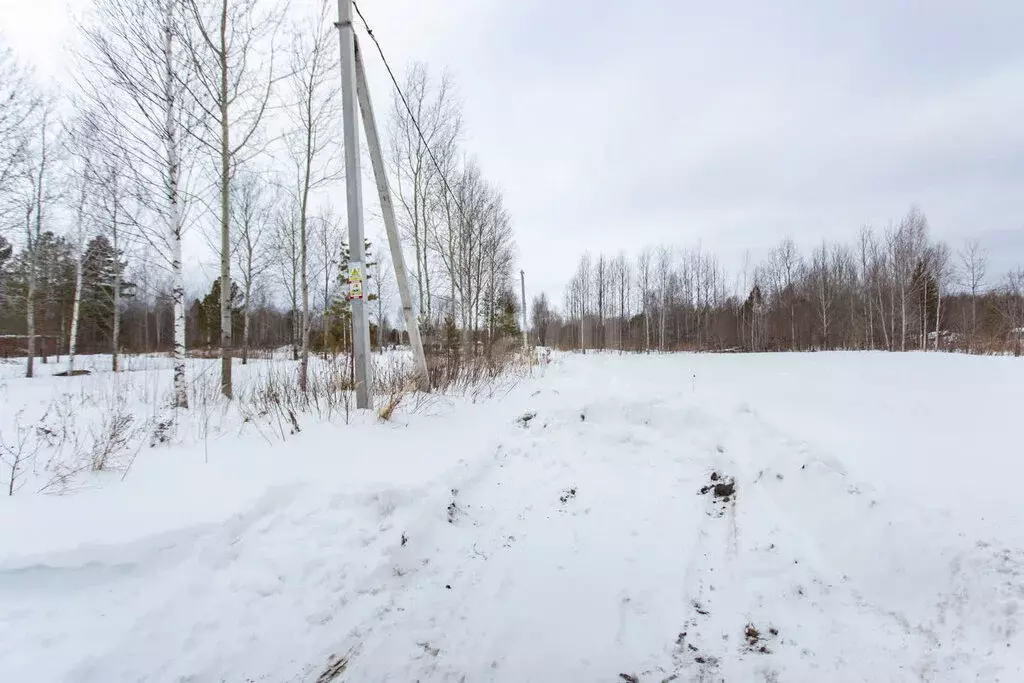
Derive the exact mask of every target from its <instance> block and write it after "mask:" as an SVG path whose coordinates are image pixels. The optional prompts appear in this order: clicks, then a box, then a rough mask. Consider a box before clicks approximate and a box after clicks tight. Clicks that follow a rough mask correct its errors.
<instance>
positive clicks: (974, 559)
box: [0, 354, 1024, 683]
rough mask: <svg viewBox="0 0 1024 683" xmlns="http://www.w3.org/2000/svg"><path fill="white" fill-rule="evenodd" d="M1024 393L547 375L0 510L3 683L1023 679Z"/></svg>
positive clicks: (851, 374) (814, 366) (1007, 388)
mask: <svg viewBox="0 0 1024 683" xmlns="http://www.w3.org/2000/svg"><path fill="white" fill-rule="evenodd" d="M539 374H540V373H539V372H538V375H539ZM1021 387H1024V364H1022V363H1021V362H1019V361H1015V360H1014V359H1002V358H966V357H956V356H939V355H933V354H929V355H923V354H905V355H885V354H807V355H801V354H790V355H781V354H780V355H775V356H687V355H679V356H649V357H639V356H624V357H619V356H612V355H591V356H587V357H563V358H562V359H561V360H560V362H558V363H556V364H555V365H552V366H549V367H548V368H546V369H545V371H544V373H543V376H538V377H536V378H534V379H531V380H527V381H525V382H523V383H522V384H520V385H519V386H518V387H516V388H515V389H514V390H513V391H512V392H510V393H509V394H508V395H507V396H504V397H502V398H499V399H495V400H494V401H491V402H488V403H484V404H480V405H468V404H466V405H462V404H460V405H457V406H450V407H447V408H444V409H438V410H435V411H434V413H435V414H433V415H413V416H408V417H403V418H402V421H403V422H404V425H401V426H395V425H383V426H377V425H371V424H367V425H362V426H355V427H350V428H344V427H338V428H335V427H331V426H329V425H323V426H321V427H319V428H318V429H308V430H306V431H304V432H303V434H302V435H300V436H299V437H297V438H295V439H294V440H292V441H290V442H289V443H288V444H287V445H285V446H276V447H274V448H271V447H269V446H266V445H265V444H264V447H263V448H258V447H256V446H255V445H254V446H253V447H252V448H248V449H246V450H245V451H244V452H242V453H239V452H237V450H238V449H237V447H232V444H230V443H227V442H226V441H224V440H222V442H220V443H218V444H217V445H216V446H215V447H214V448H212V449H211V451H210V458H211V460H212V463H211V465H209V466H204V465H202V464H201V463H200V462H198V461H199V460H201V459H202V457H203V454H198V457H196V454H191V456H192V457H191V459H190V457H189V456H188V454H182V453H178V454H164V455H162V456H161V457H160V458H157V457H156V456H153V459H154V461H155V462H153V463H150V464H148V465H140V466H139V468H140V470H139V472H137V473H133V475H132V476H131V477H129V478H128V479H127V481H126V482H125V483H124V484H118V485H110V486H107V487H105V488H104V489H103V490H100V491H91V492H88V493H86V494H80V495H77V496H73V497H67V498H63V499H57V500H54V499H48V498H37V499H30V498H26V499H24V500H21V499H18V498H15V499H14V500H13V501H11V502H10V504H8V505H6V507H0V515H7V517H6V519H7V521H4V522H2V523H0V534H2V535H0V541H2V542H0V680H3V681H76V682H77V681H82V682H90V681H95V682H97V683H109V682H111V681H143V680H145V681H193V682H205V681H232V682H233V681H275V682H276V681H316V682H317V683H327V682H328V681H331V680H335V681H456V682H458V681H466V682H467V683H472V682H475V681H508V682H510V683H512V682H516V683H519V682H522V681H609V682H612V681H666V680H678V681H687V682H688V681H709V682H710V681H729V682H730V683H731V682H734V681H783V682H785V681H967V680H978V681H1019V680H1024V635H1022V632H1021V630H1020V625H1019V622H1020V620H1021V618H1022V617H1021V615H1020V612H1019V608H1020V606H1021V603H1022V602H1024V525H1022V522H1024V519H1022V516H1024V515H1022V508H1024V505H1022V504H1021V503H1020V502H1019V497H1018V496H1017V494H1016V489H1017V485H1018V484H1017V481H1019V475H1020V474H1022V473H1024V464H1022V458H1021V456H1022V455H1024V451H1022V449H1021V447H1020V440H1019V426H1018V422H1019V410H1020V408H1021V406H1024V390H1022V388H1021ZM968 398H969V400H968ZM1015 416H1018V417H1015ZM252 443H254V444H258V443H259V442H256V441H254V442H252ZM342 444H344V445H343V446H342ZM236 446H237V445H236ZM218 449H219V450H218ZM408 450H411V451H412V452H404V451H408ZM324 451H328V452H326V453H325V452H324ZM331 451H333V452H331ZM174 458H178V459H180V460H184V461H185V462H184V463H182V462H176V461H174ZM218 495H219V496H221V497H222V500H220V501H219V502H217V503H211V502H210V501H209V500H208V498H209V497H211V496H218ZM179 508H182V509H183V511H182V513H181V516H180V517H181V521H180V522H176V521H175V520H176V516H175V511H176V510H178V509H179ZM12 515H21V517H20V520H19V523H13V522H11V521H10V520H11V516H12ZM147 520H151V521H149V522H147ZM69 525H70V528H71V531H69V530H68V527H69ZM48 534H49V535H50V538H51V539H52V540H49V541H48V540H47V535H48Z"/></svg>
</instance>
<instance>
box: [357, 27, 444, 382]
mask: <svg viewBox="0 0 1024 683" xmlns="http://www.w3.org/2000/svg"><path fill="white" fill-rule="evenodd" d="M355 53H356V90H357V91H358V93H359V107H360V109H361V110H362V112H363V127H364V128H365V129H366V145H367V147H369V149H370V162H371V164H372V165H373V176H374V178H375V179H376V181H377V194H378V196H379V197H380V212H381V214H382V215H383V217H384V227H385V229H386V230H387V233H388V245H389V246H390V247H391V260H392V261H393V263H394V267H395V279H397V280H398V291H399V294H400V295H401V298H402V314H403V315H404V317H405V329H406V331H407V332H408V333H409V346H411V347H412V355H413V359H414V360H415V362H416V383H417V387H418V388H419V389H420V391H430V375H429V374H428V373H427V359H426V356H425V355H424V353H423V340H422V339H421V338H420V328H419V321H418V320H417V319H416V309H415V308H413V303H412V292H411V291H410V289H409V276H408V274H407V271H406V267H405V254H403V253H402V243H401V241H400V240H399V238H398V223H397V222H396V221H395V205H394V203H393V202H392V201H391V188H390V187H389V186H388V176H387V171H386V170H385V168H384V153H383V151H382V150H381V146H380V135H379V134H378V132H377V119H376V117H375V116H374V115H373V103H372V101H371V100H370V87H369V84H368V83H367V81H366V69H365V68H364V66H363V57H362V54H361V53H360V51H359V41H356V49H355ZM378 334H379V333H378Z"/></svg>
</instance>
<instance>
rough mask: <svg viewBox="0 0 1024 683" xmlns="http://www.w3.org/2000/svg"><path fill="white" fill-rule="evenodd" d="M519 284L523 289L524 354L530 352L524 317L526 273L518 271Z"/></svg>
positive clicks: (527, 326)
mask: <svg viewBox="0 0 1024 683" xmlns="http://www.w3.org/2000/svg"><path fill="white" fill-rule="evenodd" d="M519 284H520V285H521V286H522V288H523V351H525V352H526V353H529V352H530V342H529V332H527V330H528V329H529V325H528V324H527V320H528V318H527V316H526V271H525V270H520V271H519Z"/></svg>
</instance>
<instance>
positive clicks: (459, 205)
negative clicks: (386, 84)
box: [352, 0, 470, 224]
mask: <svg viewBox="0 0 1024 683" xmlns="http://www.w3.org/2000/svg"><path fill="white" fill-rule="evenodd" d="M352 6H353V7H354V8H355V10H356V14H358V15H359V19H360V20H361V21H362V22H363V28H364V29H365V30H366V34H367V35H368V36H370V40H372V41H373V44H374V45H375V46H377V52H378V53H379V54H380V58H381V61H382V62H384V68H385V69H387V72H388V76H389V77H390V78H391V83H392V84H394V86H395V91H396V92H397V93H398V97H399V98H400V99H401V100H402V104H403V105H404V106H405V111H406V112H408V114H409V120H410V121H412V125H413V127H414V128H415V129H416V133H417V134H418V135H419V138H420V140H421V141H422V142H423V146H424V148H425V149H426V151H427V155H428V156H429V157H430V161H431V163H433V164H434V168H436V169H437V173H438V175H440V177H441V182H442V183H443V184H444V188H445V190H446V191H447V192H448V194H449V195H450V196H451V198H452V201H453V202H455V207H456V208H457V209H458V210H459V215H461V216H462V220H463V221H464V222H465V223H467V224H468V223H469V222H470V221H469V219H468V218H467V217H466V212H465V211H464V210H463V209H462V203H461V202H460V201H459V198H458V197H457V196H456V195H455V192H454V191H453V190H452V188H451V185H449V184H448V178H447V176H446V175H445V172H444V170H442V168H441V164H440V163H438V161H437V157H435V156H434V150H433V149H431V146H430V142H429V141H428V140H427V136H426V135H425V134H424V133H423V129H422V128H420V123H419V121H417V120H416V115H415V114H414V113H413V111H412V106H410V105H409V100H408V99H407V98H406V97H405V93H404V92H402V87H401V86H400V85H399V84H398V79H397V78H395V72H394V71H392V70H391V64H390V63H389V62H388V58H387V56H386V55H385V54H384V48H383V47H381V44H380V41H379V40H377V36H376V35H374V33H373V29H371V28H370V23H369V22H368V21H367V20H366V17H365V16H363V12H362V10H360V9H359V3H357V2H355V0H352Z"/></svg>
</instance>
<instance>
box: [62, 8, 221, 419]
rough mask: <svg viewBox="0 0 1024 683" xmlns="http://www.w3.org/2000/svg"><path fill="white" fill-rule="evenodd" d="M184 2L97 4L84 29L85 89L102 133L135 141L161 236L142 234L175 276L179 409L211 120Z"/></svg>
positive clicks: (129, 150) (143, 194) (144, 196)
mask: <svg viewBox="0 0 1024 683" xmlns="http://www.w3.org/2000/svg"><path fill="white" fill-rule="evenodd" d="M181 9H182V7H181V4H180V3H179V2H177V1H176V0H93V7H92V13H91V15H90V16H91V21H90V23H88V24H87V25H85V26H82V27H80V29H81V33H82V34H83V35H84V36H85V44H86V50H85V51H84V52H83V54H81V55H80V58H81V67H80V68H79V72H80V73H79V74H78V76H77V77H78V79H79V84H80V89H81V90H82V91H83V94H84V95H85V96H86V97H88V99H89V101H90V103H91V106H92V108H93V111H94V112H95V114H96V116H98V117H100V119H101V120H100V123H99V128H100V130H101V131H104V132H105V133H109V134H111V135H112V139H114V140H117V141H120V142H122V143H127V144H126V145H125V149H123V150H122V154H124V155H125V157H126V158H127V159H128V160H129V162H128V170H129V171H130V172H131V173H132V180H133V183H134V186H135V189H134V192H133V194H134V199H135V201H136V202H138V203H139V204H140V205H141V207H143V208H144V210H145V212H146V213H147V214H148V215H150V216H152V217H153V218H155V220H153V221H149V220H138V221H137V224H138V225H140V226H141V225H146V224H149V223H150V222H151V223H153V224H155V225H157V226H160V230H159V231H153V230H150V229H143V230H140V235H141V237H142V238H143V239H145V240H146V241H147V242H149V243H150V244H151V245H152V246H153V247H154V251H155V253H156V255H157V257H158V261H157V263H158V264H159V265H161V266H163V267H164V268H166V269H167V270H168V271H169V272H170V294H171V305H172V317H173V330H174V341H173V345H172V350H171V356H172V359H173V364H174V386H173V392H172V399H171V405H172V407H173V408H187V407H188V391H187V385H186V375H185V322H186V321H185V280H184V271H183V265H182V238H183V235H184V231H185V221H186V212H187V199H188V197H189V195H190V186H191V182H190V175H189V173H188V170H189V164H188V162H187V159H188V157H189V156H190V152H191V151H192V150H193V149H194V144H193V142H194V140H195V136H194V135H193V133H194V131H193V130H192V129H191V127H190V126H200V125H202V124H203V122H204V118H203V112H202V111H201V110H196V109H195V108H194V107H192V106H190V104H191V99H190V98H186V92H187V89H188V87H189V86H190V84H191V78H192V71H191V60H190V59H189V58H188V55H187V53H186V52H185V51H184V50H183V49H182V42H181V35H182V26H183V17H182V13H181Z"/></svg>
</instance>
